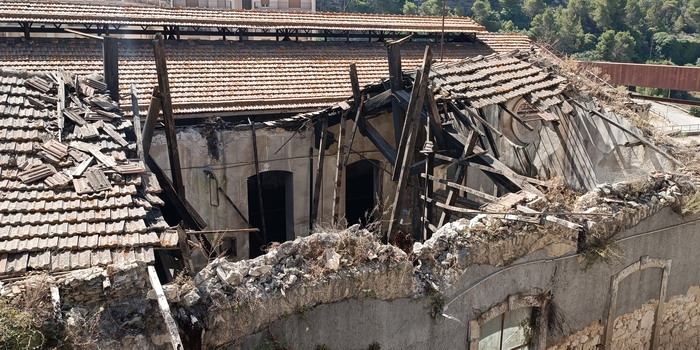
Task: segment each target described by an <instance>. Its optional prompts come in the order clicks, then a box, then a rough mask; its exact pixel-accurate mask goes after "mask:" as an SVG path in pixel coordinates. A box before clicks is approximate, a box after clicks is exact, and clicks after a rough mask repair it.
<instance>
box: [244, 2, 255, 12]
mask: <svg viewBox="0 0 700 350" xmlns="http://www.w3.org/2000/svg"><path fill="white" fill-rule="evenodd" d="M252 8H253V0H243V9H244V10H250V9H252Z"/></svg>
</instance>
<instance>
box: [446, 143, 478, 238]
mask: <svg viewBox="0 0 700 350" xmlns="http://www.w3.org/2000/svg"><path fill="white" fill-rule="evenodd" d="M467 140H468V143H467V144H466V145H464V151H463V153H462V157H461V158H465V157H467V156H469V155H470V154H471V153H472V152H473V151H474V146H476V140H477V137H476V133H475V132H474V131H469V136H467ZM466 173H467V166H466V165H464V164H461V163H458V164H457V169H456V171H455V175H454V177H453V178H452V182H454V183H456V184H461V183H462V181H464V176H465V175H466ZM456 200H457V193H456V191H455V189H454V188H452V187H450V190H449V191H448V192H447V199H446V200H445V204H447V205H454V203H455V201H456ZM451 214H452V213H450V212H449V211H448V210H443V211H442V214H440V220H439V221H438V224H437V228H440V227H442V226H443V225H444V224H445V223H446V222H447V220H449V219H450V215H451Z"/></svg>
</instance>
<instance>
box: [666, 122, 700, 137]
mask: <svg viewBox="0 0 700 350" xmlns="http://www.w3.org/2000/svg"><path fill="white" fill-rule="evenodd" d="M661 130H663V131H664V132H665V133H679V134H684V135H686V136H687V135H698V134H700V124H688V125H672V126H665V127H663V128H661Z"/></svg>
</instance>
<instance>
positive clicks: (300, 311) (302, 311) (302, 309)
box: [294, 306, 311, 319]
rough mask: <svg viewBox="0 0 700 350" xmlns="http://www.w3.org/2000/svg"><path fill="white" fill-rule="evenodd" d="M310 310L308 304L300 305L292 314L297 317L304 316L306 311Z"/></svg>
mask: <svg viewBox="0 0 700 350" xmlns="http://www.w3.org/2000/svg"><path fill="white" fill-rule="evenodd" d="M310 310H311V307H309V306H300V307H298V308H296V310H294V314H295V315H297V316H299V318H302V319H303V318H306V313H308V312H309V311H310Z"/></svg>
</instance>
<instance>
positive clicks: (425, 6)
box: [379, 0, 442, 16]
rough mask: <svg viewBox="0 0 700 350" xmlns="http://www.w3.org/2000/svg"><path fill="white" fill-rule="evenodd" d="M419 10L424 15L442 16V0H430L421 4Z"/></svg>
mask: <svg viewBox="0 0 700 350" xmlns="http://www.w3.org/2000/svg"><path fill="white" fill-rule="evenodd" d="M379 1H382V0H379ZM419 11H420V14H421V15H424V16H442V1H440V2H438V0H428V1H426V2H424V3H422V4H421V5H420V7H419Z"/></svg>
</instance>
